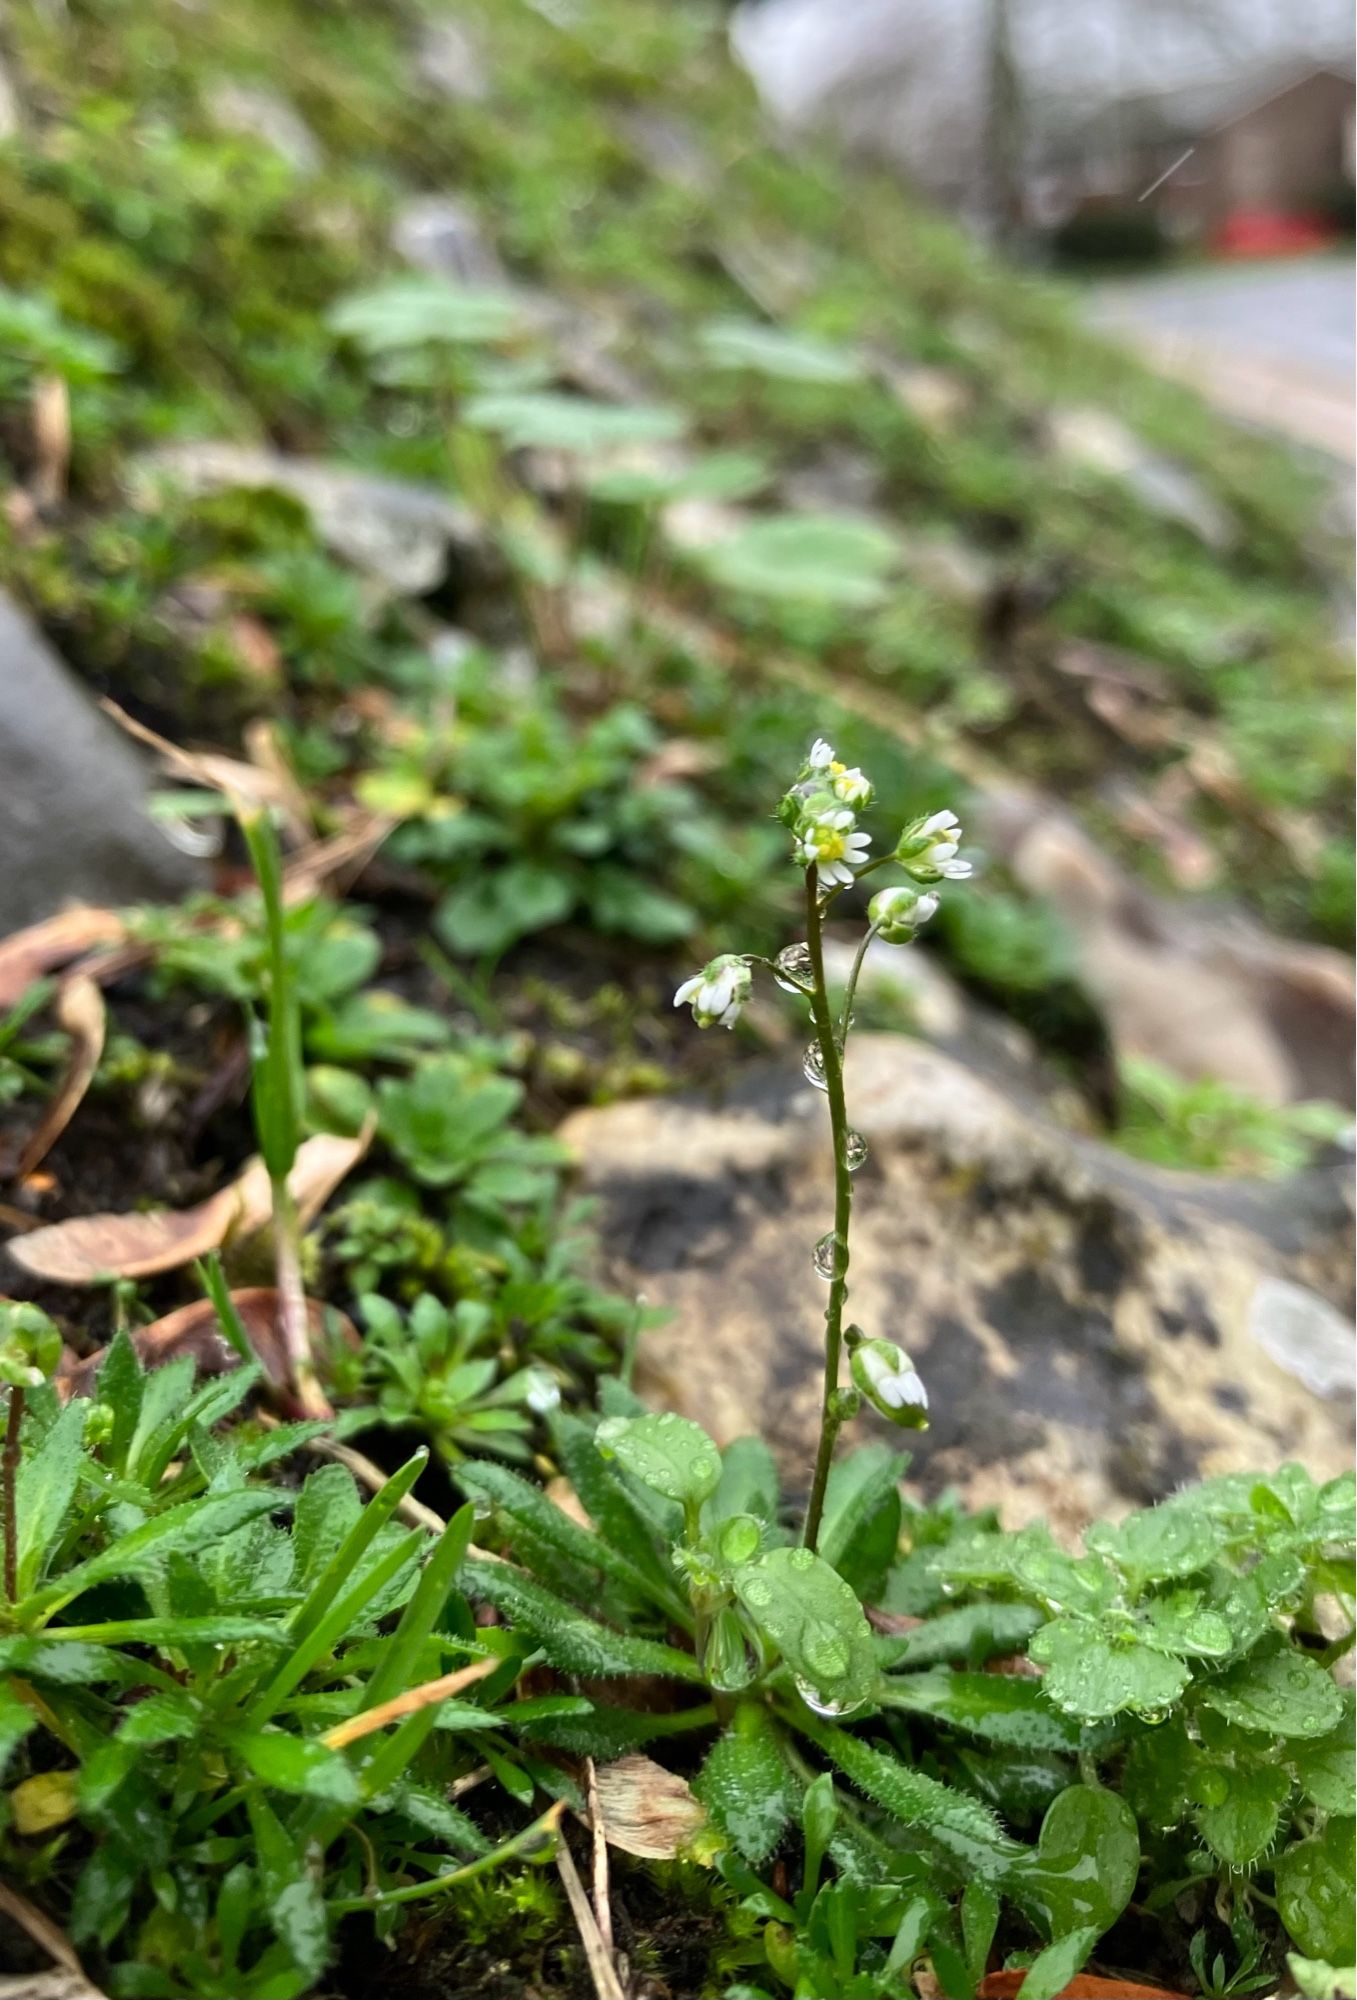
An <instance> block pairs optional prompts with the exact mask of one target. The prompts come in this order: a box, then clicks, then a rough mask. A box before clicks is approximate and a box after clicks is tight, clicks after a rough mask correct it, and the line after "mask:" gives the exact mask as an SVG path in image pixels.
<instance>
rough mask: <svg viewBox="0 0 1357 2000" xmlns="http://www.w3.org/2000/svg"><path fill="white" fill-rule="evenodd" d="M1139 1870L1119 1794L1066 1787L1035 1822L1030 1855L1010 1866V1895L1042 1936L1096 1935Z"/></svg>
mask: <svg viewBox="0 0 1357 2000" xmlns="http://www.w3.org/2000/svg"><path fill="white" fill-rule="evenodd" d="M1139 1872H1140V1835H1139V1833H1138V1831H1137V1829H1136V1819H1135V1814H1134V1813H1133V1812H1132V1811H1131V1808H1130V1807H1129V1806H1128V1805H1127V1803H1126V1801H1125V1799H1122V1798H1119V1797H1118V1796H1117V1794H1116V1793H1115V1792H1109V1791H1105V1790H1103V1788H1102V1787H1101V1786H1096V1785H1071V1786H1070V1787H1069V1789H1068V1790H1067V1791H1064V1792H1062V1793H1061V1794H1060V1797H1059V1798H1058V1799H1057V1800H1056V1801H1055V1803H1054V1804H1053V1805H1052V1807H1051V1809H1050V1811H1049V1812H1048V1813H1047V1815H1046V1817H1045V1819H1044V1820H1043V1821H1042V1824H1041V1833H1040V1835H1039V1837H1038V1840H1037V1845H1036V1851H1035V1853H1030V1854H1027V1855H1024V1856H1023V1858H1022V1859H1021V1860H1019V1861H1018V1862H1016V1863H1015V1864H1014V1866H1013V1867H1012V1869H1011V1870H1010V1871H1009V1885H1010V1893H1011V1895H1012V1897H1013V1900H1014V1901H1015V1902H1016V1903H1017V1904H1018V1905H1019V1907H1020V1908H1021V1909H1022V1910H1023V1912H1024V1914H1025V1915H1026V1916H1028V1917H1029V1918H1030V1919H1031V1921H1032V1922H1033V1923H1034V1924H1035V1925H1036V1927H1037V1929H1038V1931H1040V1933H1041V1935H1042V1936H1043V1937H1046V1938H1057V1937H1063V1936H1065V1935H1067V1934H1068V1933H1069V1932H1070V1931H1076V1930H1081V1929H1083V1928H1085V1927H1088V1928H1090V1929H1092V1930H1095V1931H1096V1932H1097V1933H1098V1935H1099V1936H1101V1935H1102V1933H1103V1932H1104V1931H1106V1930H1109V1929H1110V1928H1111V1926H1112V1925H1113V1924H1114V1923H1115V1922H1116V1921H1117V1918H1118V1917H1119V1916H1120V1915H1121V1913H1122V1911H1123V1910H1124V1909H1125V1908H1126V1905H1127V1904H1128V1903H1129V1902H1130V1900H1131V1894H1132V1891H1133V1890H1134V1889H1135V1886H1136V1876H1137V1875H1138V1874H1139Z"/></svg>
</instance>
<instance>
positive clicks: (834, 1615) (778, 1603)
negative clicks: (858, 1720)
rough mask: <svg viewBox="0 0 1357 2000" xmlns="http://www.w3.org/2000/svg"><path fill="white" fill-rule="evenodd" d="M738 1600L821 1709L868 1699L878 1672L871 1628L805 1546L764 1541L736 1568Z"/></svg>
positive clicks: (835, 1576) (847, 1590) (845, 1588)
mask: <svg viewBox="0 0 1357 2000" xmlns="http://www.w3.org/2000/svg"><path fill="white" fill-rule="evenodd" d="M734 1584H735V1590H736V1594H737V1595H738V1597H739V1599H740V1602H741V1604H742V1605H743V1606H744V1608H745V1610H746V1611H747V1612H748V1614H749V1616H750V1618H751V1619H752V1620H753V1621H754V1623H755V1625H757V1626H758V1628H759V1630H760V1631H761V1632H763V1633H765V1634H766V1635H767V1637H768V1638H769V1639H771V1640H772V1642H773V1644H774V1645H775V1646H776V1647H777V1650H778V1652H779V1653H780V1654H781V1655H782V1657H783V1659H784V1660H785V1661H786V1663H787V1665H788V1667H790V1669H791V1671H792V1674H793V1676H794V1678H795V1680H796V1682H797V1684H798V1686H799V1687H800V1689H801V1691H802V1693H803V1694H807V1695H808V1696H809V1698H810V1699H811V1700H812V1701H814V1702H817V1703H818V1704H820V1705H821V1708H822V1712H827V1713H833V1714H842V1713H845V1712H847V1711H848V1710H850V1709H854V1708H861V1707H862V1705H863V1703H864V1702H867V1701H870V1700H871V1699H872V1696H873V1695H874V1693H875V1691H876V1687H877V1682H878V1680H879V1679H880V1675H879V1674H878V1671H877V1665H876V1649H875V1647H874V1646H873V1644H872V1630H871V1627H870V1625H868V1623H867V1619H866V1616H865V1614H864V1612H863V1609H862V1606H861V1605H860V1604H859V1603H858V1600H857V1598H856V1597H855V1596H854V1594H853V1590H852V1588H851V1586H850V1585H849V1584H847V1583H845V1582H844V1580H843V1578H842V1577H841V1576H840V1575H839V1573H838V1571H837V1570H833V1569H831V1568H830V1566H829V1564H828V1563H827V1562H826V1561H825V1560H824V1558H823V1557H821V1556H818V1555H814V1554H812V1552H811V1551H810V1550H809V1549H767V1550H765V1552H764V1553H763V1554H762V1555H760V1556H757V1557H756V1558H755V1559H754V1561H753V1562H750V1563H743V1564H741V1566H740V1567H739V1568H738V1569H737V1570H736V1571H735V1574H734Z"/></svg>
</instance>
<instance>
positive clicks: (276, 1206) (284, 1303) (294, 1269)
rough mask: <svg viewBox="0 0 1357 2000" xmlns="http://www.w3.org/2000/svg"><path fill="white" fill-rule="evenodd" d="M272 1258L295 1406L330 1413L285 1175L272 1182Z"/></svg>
mask: <svg viewBox="0 0 1357 2000" xmlns="http://www.w3.org/2000/svg"><path fill="white" fill-rule="evenodd" d="M273 1234H274V1258H275V1265H276V1269H277V1273H278V1324H279V1331H280V1332H281V1334H282V1338H283V1352H284V1354H285V1355H286V1356H287V1363H288V1372H289V1373H290V1375H291V1377H292V1388H293V1389H294V1390H295V1392H296V1396H297V1406H298V1408H299V1409H300V1411H301V1413H302V1415H303V1416H304V1417H332V1416H333V1415H334V1411H333V1410H332V1409H331V1408H330V1405H329V1403H328V1402H327V1401H326V1398H325V1391H324V1390H323V1389H322V1388H321V1386H320V1378H319V1376H318V1375H317V1374H316V1364H315V1360H314V1358H313V1356H312V1353H311V1327H310V1323H309V1321H308V1318H307V1311H306V1287H305V1285H304V1284H303V1282H302V1260H301V1226H300V1224H299V1222H298V1219H297V1204H296V1202H295V1201H294V1200H293V1197H292V1190H291V1188H289V1186H288V1184H287V1179H286V1177H285V1176H283V1175H280V1176H278V1177H277V1178H275V1180H274V1182H273Z"/></svg>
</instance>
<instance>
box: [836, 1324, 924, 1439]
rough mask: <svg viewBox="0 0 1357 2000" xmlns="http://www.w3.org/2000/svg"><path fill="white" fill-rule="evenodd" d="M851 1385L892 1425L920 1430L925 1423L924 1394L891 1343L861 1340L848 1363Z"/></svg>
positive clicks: (914, 1373)
mask: <svg viewBox="0 0 1357 2000" xmlns="http://www.w3.org/2000/svg"><path fill="white" fill-rule="evenodd" d="M848 1369H849V1373H850V1374H851V1376H852V1378H853V1382H854V1384H855V1386H856V1387H857V1388H858V1389H860V1390H861V1392H862V1394H863V1395H864V1396H865V1397H866V1398H867V1401H868V1402H869V1403H871V1405H872V1406H873V1408H874V1409H877V1410H879V1411H880V1412H881V1415H882V1416H883V1417H889V1419H890V1421H891V1422H892V1423H893V1424H904V1425H907V1426H908V1427H909V1428H910V1429H912V1430H922V1429H923V1428H924V1426H925V1425H926V1424H927V1422H928V1391H927V1390H926V1389H925V1387H924V1385H923V1383H922V1382H921V1381H920V1379H919V1376H918V1373H917V1371H916V1370H915V1368H914V1364H913V1363H912V1362H911V1360H910V1358H909V1356H908V1355H907V1354H906V1353H904V1352H903V1351H902V1350H901V1349H900V1348H898V1347H897V1346H896V1344H895V1342H894V1341H893V1340H863V1341H860V1342H859V1343H858V1345H857V1346H856V1347H855V1348H854V1349H853V1352H852V1355H851V1357H850V1359H849V1363H848Z"/></svg>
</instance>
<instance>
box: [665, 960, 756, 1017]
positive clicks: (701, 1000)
mask: <svg viewBox="0 0 1357 2000" xmlns="http://www.w3.org/2000/svg"><path fill="white" fill-rule="evenodd" d="M753 984H754V977H753V974H752V973H751V972H750V970H749V967H748V966H747V965H746V964H745V961H744V960H743V959H742V958H736V957H734V956H732V955H731V954H730V953H726V954H725V955H724V956H723V957H721V958H714V959H713V960H712V961H711V964H710V965H706V966H704V967H703V969H702V970H701V972H697V973H694V975H693V977H692V978H691V979H685V980H684V982H683V984H682V986H680V987H679V990H678V992H677V993H676V994H675V995H674V1005H675V1006H676V1007H682V1006H683V1005H685V1003H687V1004H690V1005H691V1006H692V1010H693V1019H694V1020H695V1021H696V1022H697V1025H698V1027H699V1028H712V1027H715V1026H716V1024H717V1022H718V1021H719V1022H720V1024H721V1026H722V1027H723V1028H733V1027H734V1026H735V1023H736V1022H737V1021H738V1020H739V1018H740V1015H741V1013H742V1012H743V1011H744V1006H745V1003H746V1001H747V1000H748V998H749V994H750V989H751V987H752V986H753Z"/></svg>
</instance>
